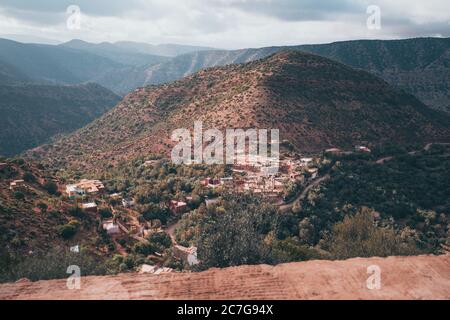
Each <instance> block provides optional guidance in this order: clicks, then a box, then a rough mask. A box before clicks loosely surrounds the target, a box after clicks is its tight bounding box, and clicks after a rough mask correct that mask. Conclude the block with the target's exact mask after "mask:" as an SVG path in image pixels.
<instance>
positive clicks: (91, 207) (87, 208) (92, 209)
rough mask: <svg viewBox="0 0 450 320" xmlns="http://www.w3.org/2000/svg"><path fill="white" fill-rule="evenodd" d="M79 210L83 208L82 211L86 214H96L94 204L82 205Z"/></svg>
mask: <svg viewBox="0 0 450 320" xmlns="http://www.w3.org/2000/svg"><path fill="white" fill-rule="evenodd" d="M81 208H83V210H85V211H87V212H93V213H96V212H97V204H96V203H95V202H88V203H83V204H82V205H81Z"/></svg>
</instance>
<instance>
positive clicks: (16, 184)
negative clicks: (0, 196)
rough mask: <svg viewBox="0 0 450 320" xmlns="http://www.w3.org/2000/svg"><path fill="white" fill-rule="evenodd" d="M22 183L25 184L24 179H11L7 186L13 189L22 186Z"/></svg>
mask: <svg viewBox="0 0 450 320" xmlns="http://www.w3.org/2000/svg"><path fill="white" fill-rule="evenodd" d="M24 184H25V181H24V180H14V181H11V182H10V184H9V188H10V189H11V190H14V189H15V188H18V187H21V186H23V185H24Z"/></svg>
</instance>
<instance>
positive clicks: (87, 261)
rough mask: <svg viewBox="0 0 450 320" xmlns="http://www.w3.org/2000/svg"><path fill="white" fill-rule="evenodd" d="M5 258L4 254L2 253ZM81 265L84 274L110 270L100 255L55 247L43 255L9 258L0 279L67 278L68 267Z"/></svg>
mask: <svg viewBox="0 0 450 320" xmlns="http://www.w3.org/2000/svg"><path fill="white" fill-rule="evenodd" d="M0 256H1V257H2V258H3V256H4V255H2V254H1V253H0ZM70 265H76V266H79V267H80V269H81V272H82V275H83V276H86V275H103V274H106V273H108V272H109V270H108V265H107V264H106V263H105V261H104V260H102V259H101V258H99V257H96V256H94V255H92V254H89V253H87V252H85V251H84V250H83V249H82V250H81V251H80V252H79V253H73V252H70V251H69V250H68V249H63V248H54V249H52V250H50V251H49V252H46V253H45V254H43V255H33V256H30V257H26V258H24V259H23V258H22V257H20V260H15V259H12V258H11V257H10V258H9V261H8V264H7V265H5V267H3V266H2V265H0V266H2V268H0V281H2V282H5V281H16V280H18V279H21V278H27V279H30V280H31V281H38V280H47V279H59V278H67V277H68V276H69V275H68V274H67V273H66V271H67V267H68V266H70Z"/></svg>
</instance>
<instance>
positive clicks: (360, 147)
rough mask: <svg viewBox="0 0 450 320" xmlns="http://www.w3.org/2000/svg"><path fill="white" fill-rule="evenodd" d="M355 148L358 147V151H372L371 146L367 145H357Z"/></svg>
mask: <svg viewBox="0 0 450 320" xmlns="http://www.w3.org/2000/svg"><path fill="white" fill-rule="evenodd" d="M355 149H356V151H360V152H365V153H371V152H372V150H370V149H369V148H367V147H365V146H356V147H355Z"/></svg>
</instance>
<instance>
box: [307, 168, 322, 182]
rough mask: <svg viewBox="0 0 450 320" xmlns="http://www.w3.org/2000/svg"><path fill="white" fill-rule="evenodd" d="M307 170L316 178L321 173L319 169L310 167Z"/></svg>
mask: <svg viewBox="0 0 450 320" xmlns="http://www.w3.org/2000/svg"><path fill="white" fill-rule="evenodd" d="M306 172H308V173H309V174H310V175H311V179H315V178H317V175H318V174H319V169H317V168H308V169H306Z"/></svg>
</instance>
